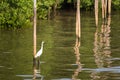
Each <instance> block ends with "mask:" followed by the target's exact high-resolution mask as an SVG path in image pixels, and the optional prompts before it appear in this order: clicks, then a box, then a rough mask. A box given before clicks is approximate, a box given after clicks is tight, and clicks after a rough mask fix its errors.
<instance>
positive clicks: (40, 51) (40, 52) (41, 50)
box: [35, 41, 44, 58]
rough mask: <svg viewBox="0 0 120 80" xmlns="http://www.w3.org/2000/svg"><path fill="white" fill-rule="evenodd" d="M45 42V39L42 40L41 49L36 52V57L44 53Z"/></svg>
mask: <svg viewBox="0 0 120 80" xmlns="http://www.w3.org/2000/svg"><path fill="white" fill-rule="evenodd" d="M43 43H44V41H42V43H41V49H40V50H39V51H38V52H37V53H36V55H35V58H38V57H40V56H41V55H42V53H43Z"/></svg>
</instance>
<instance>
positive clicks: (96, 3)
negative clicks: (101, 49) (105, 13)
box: [95, 0, 98, 26]
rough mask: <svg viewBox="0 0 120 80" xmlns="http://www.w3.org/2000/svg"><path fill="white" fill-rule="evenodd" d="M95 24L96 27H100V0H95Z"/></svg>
mask: <svg viewBox="0 0 120 80" xmlns="http://www.w3.org/2000/svg"><path fill="white" fill-rule="evenodd" d="M95 22H96V26H98V0H95Z"/></svg>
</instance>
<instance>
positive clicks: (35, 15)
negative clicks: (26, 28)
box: [33, 0, 37, 58]
mask: <svg viewBox="0 0 120 80" xmlns="http://www.w3.org/2000/svg"><path fill="white" fill-rule="evenodd" d="M36 17H37V13H36V0H34V22H33V24H34V25H33V29H34V30H33V46H34V53H33V57H34V58H35V55H36Z"/></svg>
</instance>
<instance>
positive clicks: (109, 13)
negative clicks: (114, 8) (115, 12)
mask: <svg viewBox="0 0 120 80" xmlns="http://www.w3.org/2000/svg"><path fill="white" fill-rule="evenodd" d="M108 15H111V0H108Z"/></svg>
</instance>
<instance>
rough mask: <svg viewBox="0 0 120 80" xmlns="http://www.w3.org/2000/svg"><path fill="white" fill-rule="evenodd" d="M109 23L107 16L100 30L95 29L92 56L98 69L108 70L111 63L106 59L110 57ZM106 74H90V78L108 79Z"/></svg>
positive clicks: (109, 18)
mask: <svg viewBox="0 0 120 80" xmlns="http://www.w3.org/2000/svg"><path fill="white" fill-rule="evenodd" d="M110 22H111V17H110V15H108V18H106V19H105V20H103V22H102V25H101V29H100V30H99V27H97V28H96V32H95V39H94V49H93V51H94V56H95V63H96V65H97V67H98V68H104V67H105V68H108V67H110V64H111V63H112V62H111V61H110V60H108V58H110V57H111V50H110V49H111V47H110V32H111V30H110ZM107 75H108V73H104V74H101V72H92V73H91V77H92V78H93V80H98V79H101V80H106V79H107V78H108V76H107Z"/></svg>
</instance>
